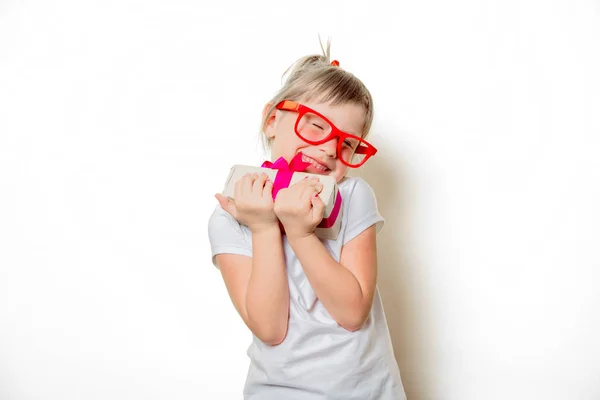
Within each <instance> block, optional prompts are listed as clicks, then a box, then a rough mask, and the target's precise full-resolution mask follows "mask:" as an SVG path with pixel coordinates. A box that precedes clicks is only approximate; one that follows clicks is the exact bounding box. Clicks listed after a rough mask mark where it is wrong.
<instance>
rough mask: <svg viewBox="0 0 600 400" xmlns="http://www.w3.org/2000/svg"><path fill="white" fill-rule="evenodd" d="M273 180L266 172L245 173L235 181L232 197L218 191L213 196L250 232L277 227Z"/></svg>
mask: <svg viewBox="0 0 600 400" xmlns="http://www.w3.org/2000/svg"><path fill="white" fill-rule="evenodd" d="M272 191H273V182H271V181H270V180H269V179H268V176H267V174H265V173H262V174H256V173H255V174H246V175H244V176H243V177H242V178H241V179H240V180H239V181H237V182H236V184H235V188H234V191H233V193H234V194H233V196H234V198H235V200H234V199H232V198H230V197H225V196H223V195H221V194H219V193H217V194H215V197H216V198H217V200H218V201H219V204H220V205H221V207H223V209H224V210H225V211H227V212H228V213H229V214H231V215H232V216H233V217H234V218H235V219H236V220H237V221H238V222H239V223H241V224H244V225H246V226H247V227H248V228H250V230H251V231H252V233H256V232H258V231H262V230H265V229H270V228H273V227H275V228H277V229H279V226H278V224H279V222H278V220H277V216H276V215H275V212H274V210H273V207H274V204H273V197H272V196H273V195H272Z"/></svg>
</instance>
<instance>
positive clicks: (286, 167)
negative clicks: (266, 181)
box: [261, 153, 310, 200]
mask: <svg viewBox="0 0 600 400" xmlns="http://www.w3.org/2000/svg"><path fill="white" fill-rule="evenodd" d="M309 165H310V163H307V162H304V161H302V153H298V154H296V156H295V157H294V158H292V161H290V163H289V164H288V163H287V161H286V160H285V158H283V157H279V158H278V159H277V161H275V162H274V163H272V162H271V161H265V162H264V163H263V164H262V165H261V167H263V168H271V169H277V170H278V171H277V175H275V181H274V182H273V200H275V197H277V193H279V191H280V190H281V189H285V188H287V187H288V186H290V182H291V181H292V176H293V175H294V172H302V171H304V170H305V169H306V168H307V167H308V166H309Z"/></svg>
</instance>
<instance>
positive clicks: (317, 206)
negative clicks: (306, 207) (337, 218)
mask: <svg viewBox="0 0 600 400" xmlns="http://www.w3.org/2000/svg"><path fill="white" fill-rule="evenodd" d="M311 202H312V206H313V212H312V218H313V223H314V224H318V223H319V222H321V220H322V219H323V214H324V213H325V203H323V200H321V198H320V197H319V196H318V195H316V194H315V195H314V196H313V197H312V199H311Z"/></svg>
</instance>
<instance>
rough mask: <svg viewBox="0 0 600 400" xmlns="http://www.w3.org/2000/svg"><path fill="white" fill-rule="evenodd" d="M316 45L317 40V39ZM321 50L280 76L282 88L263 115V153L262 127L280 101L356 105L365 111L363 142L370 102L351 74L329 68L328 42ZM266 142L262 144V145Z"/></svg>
mask: <svg viewBox="0 0 600 400" xmlns="http://www.w3.org/2000/svg"><path fill="white" fill-rule="evenodd" d="M319 42H320V38H319ZM320 44H321V50H322V51H323V55H316V54H315V55H309V56H305V57H302V58H300V59H299V60H297V61H296V62H295V63H294V64H292V65H291V66H290V67H289V68H288V69H287V70H286V71H285V72H284V73H283V75H282V78H283V77H285V76H286V74H288V72H289V74H288V77H287V80H286V81H285V83H284V85H283V86H282V87H281V89H279V91H278V92H277V94H275V96H273V98H272V99H271V100H269V102H268V107H266V109H265V112H264V113H263V119H262V124H261V130H260V132H261V134H262V135H261V136H262V138H263V144H264V145H265V149H267V148H269V145H270V140H269V139H268V138H267V137H266V135H265V126H266V124H267V121H268V119H269V116H270V115H271V114H272V112H273V111H274V110H275V107H276V106H277V104H278V103H280V102H281V101H283V100H292V101H299V102H302V101H306V102H309V101H311V100H315V101H317V102H319V103H321V102H323V103H329V102H331V104H333V105H339V104H347V103H351V104H357V105H361V106H363V107H364V108H365V123H364V126H363V130H362V132H361V136H362V137H363V138H365V137H366V136H367V135H368V134H369V131H370V129H371V124H372V122H373V98H372V97H371V93H370V92H369V90H368V89H367V87H366V86H365V85H364V84H363V83H362V81H361V80H360V79H358V78H357V77H356V76H354V75H353V74H352V73H350V72H348V71H346V70H344V69H342V68H341V67H339V66H333V65H331V60H330V48H331V41H330V40H328V41H327V48H326V49H324V48H323V44H322V43H320ZM265 140H266V143H265Z"/></svg>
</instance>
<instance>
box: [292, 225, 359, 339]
mask: <svg viewBox="0 0 600 400" xmlns="http://www.w3.org/2000/svg"><path fill="white" fill-rule="evenodd" d="M288 239H289V242H290V245H291V247H292V249H293V250H294V252H295V253H296V256H297V257H298V260H299V261H300V264H301V265H302V268H303V269H304V273H305V274H306V277H307V278H308V280H309V281H310V284H311V286H312V288H313V290H314V291H315V294H316V296H317V297H318V298H319V300H320V301H321V303H322V304H323V306H324V307H325V309H326V310H327V311H328V312H329V314H330V315H331V316H332V318H333V319H334V320H335V321H336V322H337V323H338V324H339V325H341V326H342V327H344V328H345V329H347V330H350V331H354V330H357V329H360V327H361V326H362V324H363V322H364V321H365V319H366V317H367V315H368V313H369V311H370V305H371V304H370V303H371V301H370V299H369V298H368V296H367V295H366V294H365V293H363V290H362V288H361V286H360V283H359V282H358V280H357V279H356V277H355V276H354V274H353V273H352V272H351V271H349V270H348V269H347V268H345V267H344V266H343V265H342V264H340V263H338V262H337V261H336V260H335V259H334V258H333V257H332V256H331V254H329V252H328V251H327V249H326V248H325V246H323V243H321V241H320V240H319V239H318V238H317V236H316V235H315V234H312V235H309V236H305V237H301V238H288Z"/></svg>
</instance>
